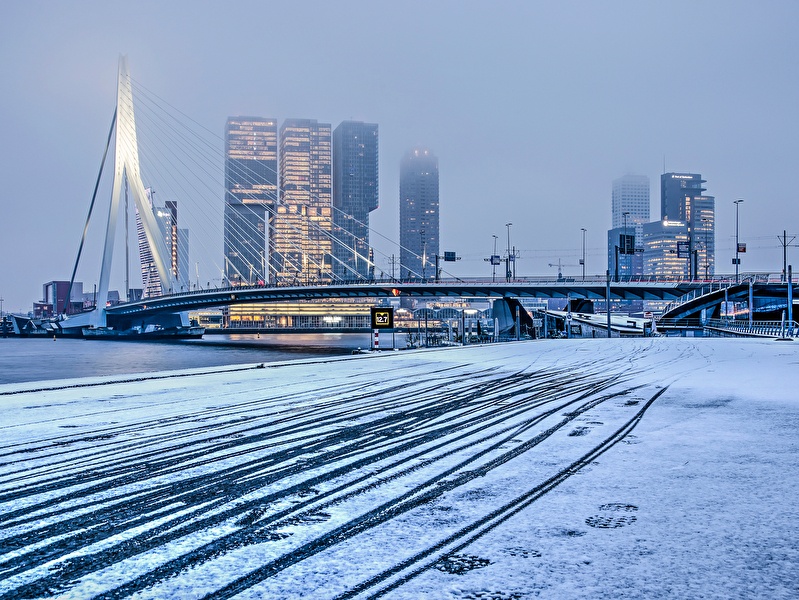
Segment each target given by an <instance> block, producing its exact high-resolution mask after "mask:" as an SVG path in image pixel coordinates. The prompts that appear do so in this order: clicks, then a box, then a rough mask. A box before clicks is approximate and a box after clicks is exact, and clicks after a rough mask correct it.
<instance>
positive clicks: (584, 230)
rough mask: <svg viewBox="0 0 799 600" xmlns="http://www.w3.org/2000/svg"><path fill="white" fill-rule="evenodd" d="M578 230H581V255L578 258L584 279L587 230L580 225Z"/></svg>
mask: <svg viewBox="0 0 799 600" xmlns="http://www.w3.org/2000/svg"><path fill="white" fill-rule="evenodd" d="M580 231H582V232H583V257H582V258H581V259H580V266H581V267H582V268H583V281H585V232H586V231H587V230H586V228H585V227H580Z"/></svg>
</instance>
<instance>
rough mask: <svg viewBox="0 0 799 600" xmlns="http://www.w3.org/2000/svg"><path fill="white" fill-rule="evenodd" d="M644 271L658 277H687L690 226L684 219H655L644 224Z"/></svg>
mask: <svg viewBox="0 0 799 600" xmlns="http://www.w3.org/2000/svg"><path fill="white" fill-rule="evenodd" d="M643 236H644V238H643V245H644V253H643V256H644V272H645V273H646V274H647V275H654V276H656V277H687V276H688V274H689V258H690V255H689V253H688V250H687V244H688V227H687V226H686V224H685V223H684V222H682V221H669V220H666V219H664V220H662V221H654V222H652V223H645V224H644V226H643Z"/></svg>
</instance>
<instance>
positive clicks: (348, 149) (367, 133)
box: [333, 121, 378, 279]
mask: <svg viewBox="0 0 799 600" xmlns="http://www.w3.org/2000/svg"><path fill="white" fill-rule="evenodd" d="M377 158H378V155H377V125H376V124H373V123H362V122H360V121H344V122H343V123H341V124H340V125H339V126H338V127H336V129H335V130H334V131H333V236H334V241H333V274H334V275H335V277H336V279H364V278H368V277H369V274H370V270H371V269H370V266H371V262H370V260H369V250H370V247H369V213H370V212H371V211H373V210H375V209H376V208H377V206H378V168H377Z"/></svg>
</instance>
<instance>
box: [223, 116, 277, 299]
mask: <svg viewBox="0 0 799 600" xmlns="http://www.w3.org/2000/svg"><path fill="white" fill-rule="evenodd" d="M277 173H278V163H277V121H276V120H275V119H264V118H261V117H230V118H228V120H227V124H226V127H225V216H224V253H225V277H226V279H227V281H228V282H229V283H230V284H231V285H244V284H255V283H258V282H263V281H266V280H269V279H270V277H269V273H268V270H267V265H268V264H269V263H268V252H269V249H268V243H267V240H268V237H269V222H270V216H271V215H272V214H273V212H274V210H275V205H276V204H277V184H278V175H277Z"/></svg>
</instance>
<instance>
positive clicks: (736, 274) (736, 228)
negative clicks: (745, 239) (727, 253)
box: [733, 198, 743, 283]
mask: <svg viewBox="0 0 799 600" xmlns="http://www.w3.org/2000/svg"><path fill="white" fill-rule="evenodd" d="M741 202H743V198H738V199H737V200H734V201H733V204H735V283H738V265H740V264H741V259H740V258H738V205H739V204H740V203H741Z"/></svg>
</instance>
